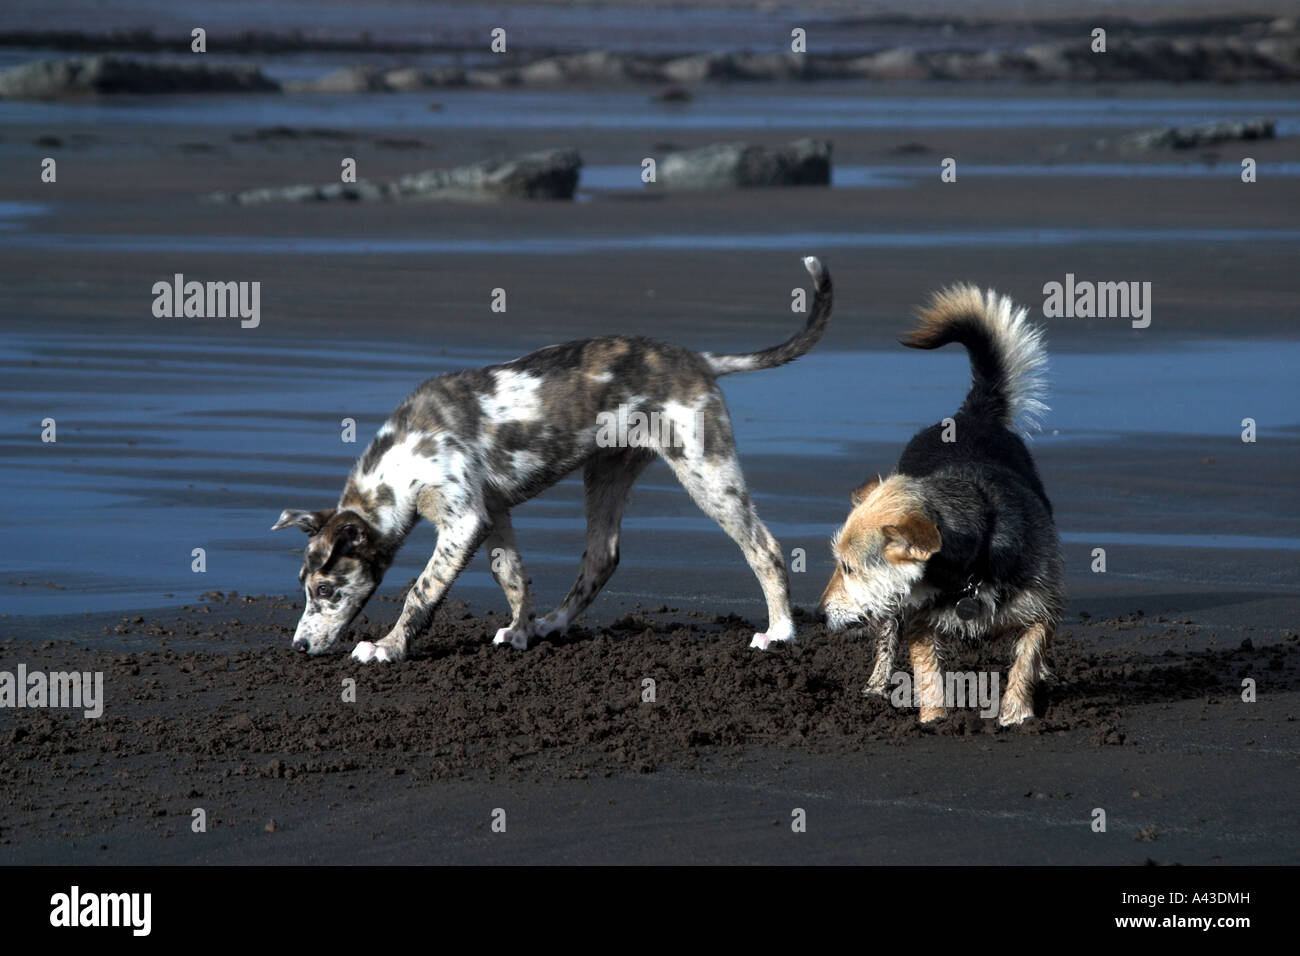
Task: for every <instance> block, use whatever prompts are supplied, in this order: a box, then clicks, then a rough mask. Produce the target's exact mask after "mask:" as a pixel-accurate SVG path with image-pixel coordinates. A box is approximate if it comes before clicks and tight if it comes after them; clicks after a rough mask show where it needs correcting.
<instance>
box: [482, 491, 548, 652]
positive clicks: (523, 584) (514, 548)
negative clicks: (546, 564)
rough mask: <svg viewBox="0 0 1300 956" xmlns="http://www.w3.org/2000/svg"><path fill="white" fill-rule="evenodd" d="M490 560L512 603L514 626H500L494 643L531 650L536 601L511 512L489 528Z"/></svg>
mask: <svg viewBox="0 0 1300 956" xmlns="http://www.w3.org/2000/svg"><path fill="white" fill-rule="evenodd" d="M486 547H487V551H488V560H489V561H491V563H492V577H494V578H495V579H496V582H497V584H499V585H501V590H502V591H504V592H505V595H506V600H507V601H509V602H510V615H511V619H510V626H509V627H503V628H501V629H499V630H498V631H497V633H496V636H495V637H493V638H492V643H493V644H509V645H510V646H511V647H517V648H519V649H520V650H521V651H526V650H528V642H529V641H530V640H532V637H533V633H534V631H535V630H536V628H535V625H534V618H535V616H536V615H534V614H533V602H532V598H530V597H529V596H528V575H527V574H526V573H525V572H524V562H523V560H522V559H521V558H520V557H519V547H518V545H516V544H515V529H514V525H512V524H511V523H510V512H508V511H501V512H499V513H497V514H496V515H494V516H493V519H492V529H491V530H490V531H488V535H487V543H486Z"/></svg>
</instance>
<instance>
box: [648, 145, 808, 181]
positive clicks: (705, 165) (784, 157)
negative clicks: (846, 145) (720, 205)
mask: <svg viewBox="0 0 1300 956" xmlns="http://www.w3.org/2000/svg"><path fill="white" fill-rule="evenodd" d="M656 181H657V183H658V185H660V186H663V187H665V188H667V189H748V188H752V187H760V186H829V185H830V182H831V144H830V143H829V142H827V141H826V140H823V139H798V140H795V141H794V142H792V143H788V144H786V145H785V146H781V147H778V148H776V149H768V148H767V147H765V146H754V145H751V144H748V143H717V144H715V145H712V146H705V147H703V148H701V149H691V150H685V151H683V152H680V153H670V154H669V155H667V156H665V157H664V158H663V160H662V161H661V162H660V163H659V168H658V171H657V173H656Z"/></svg>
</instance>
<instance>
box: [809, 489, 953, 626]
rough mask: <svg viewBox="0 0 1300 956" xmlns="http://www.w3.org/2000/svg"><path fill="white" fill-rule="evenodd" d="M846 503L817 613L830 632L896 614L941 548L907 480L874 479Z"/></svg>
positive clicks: (936, 529)
mask: <svg viewBox="0 0 1300 956" xmlns="http://www.w3.org/2000/svg"><path fill="white" fill-rule="evenodd" d="M850 498H851V500H852V502H853V510H852V511H851V512H849V517H848V519H847V520H846V521H845V522H844V526H843V527H842V528H840V529H839V530H838V531H837V532H835V537H834V538H833V539H832V540H831V550H832V552H833V553H834V555H835V565H836V566H835V571H834V573H832V574H831V580H830V583H829V584H827V585H826V591H825V592H824V593H823V594H822V599H821V605H820V608H819V610H820V611H821V612H822V613H823V614H825V616H826V624H827V627H829V629H830V630H832V631H842V630H845V629H846V628H850V627H860V626H864V625H871V626H878V625H879V624H880V623H881V622H883V621H884V620H885V619H887V618H889V617H891V616H893V615H895V614H897V613H898V610H899V608H900V607H901V606H902V603H903V599H904V598H905V597H906V596H907V594H908V592H909V591H910V590H911V589H912V587H913V586H914V585H915V584H916V583H917V582H918V581H920V580H921V577H922V575H924V574H925V562H926V561H927V560H929V558H930V555H932V554H934V553H935V552H936V551H938V550H939V548H940V547H941V546H942V538H941V537H940V535H939V528H938V527H937V526H936V525H935V524H934V522H932V521H931V520H929V519H928V518H926V517H925V515H924V514H923V513H922V510H921V506H920V505H921V502H920V495H919V494H918V493H917V491H916V489H915V488H914V487H913V486H912V484H911V482H909V481H908V479H907V478H904V477H902V476H900V475H894V476H893V477H891V478H889V479H888V480H885V481H882V480H881V479H880V477H879V476H877V477H875V478H873V479H872V480H871V481H868V482H867V483H866V484H864V485H863V486H862V487H860V488H858V489H857V490H855V491H854V492H853V494H852V495H851V496H850Z"/></svg>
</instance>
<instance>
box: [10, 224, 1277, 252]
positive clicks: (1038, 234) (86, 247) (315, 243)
mask: <svg viewBox="0 0 1300 956" xmlns="http://www.w3.org/2000/svg"><path fill="white" fill-rule="evenodd" d="M1296 240H1300V229H1251V228H1246V229H1200V228H1197V229H1139V228H1129V227H1121V228H1112V227H1084V228H1063V229H1044V228H1037V227H1035V228H1008V229H970V230H947V231H945V230H925V231H923V232H905V231H900V232H892V231H891V232H856V231H855V232H786V233H780V232H765V233H746V232H736V233H714V234H696V233H688V234H681V233H669V234H663V235H653V234H649V235H628V234H627V232H626V230H624V231H623V232H621V233H619V234H611V235H589V236H574V235H571V234H570V235H555V236H537V237H530V238H523V239H520V238H513V237H504V238H493V239H474V238H465V237H450V238H441V237H437V236H421V237H418V238H395V239H376V238H353V237H351V236H254V235H233V236H197V235H193V234H188V235H125V234H120V233H107V232H105V233H93V234H76V233H41V232H36V231H23V230H22V229H10V230H6V231H2V234H0V249H4V248H12V249H46V250H50V251H57V252H95V251H97V250H105V251H108V250H111V251H113V252H115V253H124V252H134V253H139V252H149V253H151V252H166V253H172V254H180V253H208V252H213V253H241V254H245V255H258V254H273V255H299V256H323V255H333V256H346V255H353V254H358V253H370V254H375V255H430V254H437V255H492V254H507V253H508V254H512V255H531V256H572V255H587V254H590V253H600V252H625V251H636V250H642V249H645V250H649V249H657V250H678V251H680V250H694V249H710V250H711V249H733V250H742V249H754V250H774V251H777V250H779V251H788V252H796V253H798V252H802V251H804V250H805V249H809V248H815V249H823V250H826V249H944V248H954V247H984V246H1006V247H1018V246H1064V245H1079V244H1083V243H1088V244H1096V243H1103V244H1115V243H1141V244H1143V245H1148V246H1149V245H1153V244H1157V243H1170V244H1182V243H1188V242H1214V243H1222V242H1294V241H1296Z"/></svg>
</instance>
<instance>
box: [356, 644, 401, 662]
mask: <svg viewBox="0 0 1300 956" xmlns="http://www.w3.org/2000/svg"><path fill="white" fill-rule="evenodd" d="M402 657H403V655H401V654H399V653H398V652H397V651H396V650H395V649H394V648H391V647H387V646H385V645H383V644H371V643H370V642H369V641H362V642H361V643H360V644H358V645H357V646H356V647H354V648H353V649H352V659H353V660H354V661H360V662H361V663H362V664H369V663H371V662H372V661H375V662H378V663H381V664H388V663H395V662H397V661H400V660H401V659H402Z"/></svg>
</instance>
